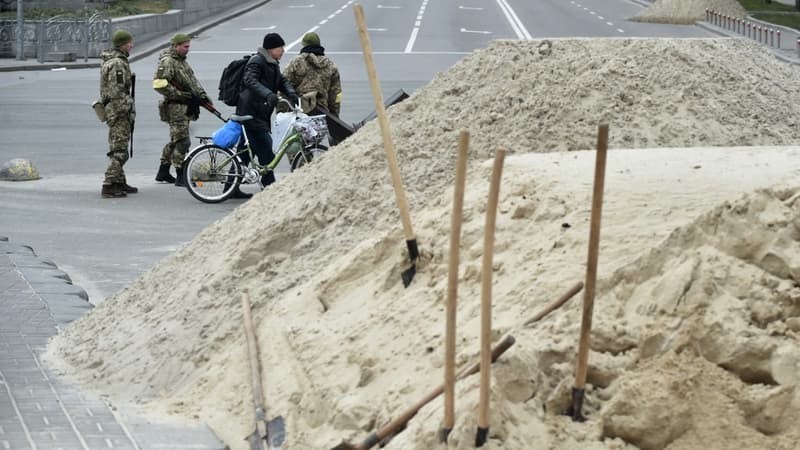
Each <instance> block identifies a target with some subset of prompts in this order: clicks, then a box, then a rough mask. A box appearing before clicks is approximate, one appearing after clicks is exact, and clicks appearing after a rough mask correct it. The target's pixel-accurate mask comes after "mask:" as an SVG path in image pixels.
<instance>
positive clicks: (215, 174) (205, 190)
mask: <svg viewBox="0 0 800 450" xmlns="http://www.w3.org/2000/svg"><path fill="white" fill-rule="evenodd" d="M183 169H184V170H185V171H186V172H185V174H184V175H185V176H186V189H188V190H189V193H190V194H192V197H194V198H196V199H198V200H200V201H201V202H206V203H219V202H221V201H224V200H225V199H227V198H228V197H229V196H230V195H231V193H233V191H234V190H235V189H236V188H238V187H239V183H241V182H242V165H241V164H240V163H239V159H238V158H237V157H236V155H235V154H234V153H233V151H231V150H228V149H224V148H222V147H217V146H216V145H214V144H208V145H203V146H200V147H198V148H196V149H194V150H192V152H191V153H190V154H189V156H188V157H187V158H186V161H185V162H184V164H183Z"/></svg>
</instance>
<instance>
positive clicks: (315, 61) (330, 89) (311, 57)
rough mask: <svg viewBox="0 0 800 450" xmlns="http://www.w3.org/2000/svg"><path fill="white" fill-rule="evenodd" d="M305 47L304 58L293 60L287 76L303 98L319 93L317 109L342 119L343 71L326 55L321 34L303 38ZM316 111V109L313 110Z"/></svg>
mask: <svg viewBox="0 0 800 450" xmlns="http://www.w3.org/2000/svg"><path fill="white" fill-rule="evenodd" d="M302 43H303V48H302V49H301V50H300V55H298V56H297V58H295V59H293V60H292V61H291V62H290V63H289V65H288V66H286V70H284V72H283V73H284V76H285V77H286V79H288V80H289V82H290V83H292V86H294V87H295V88H296V89H297V92H299V93H300V95H304V96H305V95H306V94H308V93H310V92H315V93H316V96H315V99H316V106H321V107H322V108H324V109H325V110H327V111H329V112H330V113H331V114H333V115H334V116H336V117H339V111H340V109H341V102H342V82H341V80H340V79H339V69H337V68H336V64H334V63H333V61H331V59H330V58H328V57H327V56H325V47H323V46H322V45H320V40H319V35H318V34H317V33H313V32H312V33H306V34H305V35H303V41H302ZM309 109H311V110H313V109H314V108H313V107H311V108H309Z"/></svg>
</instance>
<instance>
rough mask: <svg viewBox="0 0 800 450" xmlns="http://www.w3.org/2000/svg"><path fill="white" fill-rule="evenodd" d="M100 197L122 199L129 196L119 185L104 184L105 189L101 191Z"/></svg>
mask: <svg viewBox="0 0 800 450" xmlns="http://www.w3.org/2000/svg"><path fill="white" fill-rule="evenodd" d="M100 195H101V196H102V197H103V198H120V197H127V196H128V194H126V193H125V191H123V190H121V189H120V188H119V184H118V183H113V184H104V185H103V189H102V190H101V191H100Z"/></svg>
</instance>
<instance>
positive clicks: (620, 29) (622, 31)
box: [617, 28, 625, 33]
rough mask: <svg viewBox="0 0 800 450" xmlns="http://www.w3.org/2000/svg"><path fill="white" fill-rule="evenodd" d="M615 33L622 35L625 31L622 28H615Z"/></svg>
mask: <svg viewBox="0 0 800 450" xmlns="http://www.w3.org/2000/svg"><path fill="white" fill-rule="evenodd" d="M617 31H619V32H620V33H624V32H625V30H623V29H622V28H617Z"/></svg>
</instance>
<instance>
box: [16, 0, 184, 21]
mask: <svg viewBox="0 0 800 450" xmlns="http://www.w3.org/2000/svg"><path fill="white" fill-rule="evenodd" d="M170 8H171V2H170V0H116V1H114V2H111V3H110V4H109V5H108V7H106V8H102V9H97V8H93V9H90V8H82V9H78V10H75V9H59V8H24V7H23V10H22V12H23V14H24V15H25V19H26V20H40V19H47V18H50V17H55V16H62V17H69V18H86V17H91V16H92V15H93V14H95V13H97V12H101V13H103V14H105V15H107V16H109V17H124V16H134V15H136V14H148V13H154V14H160V13H164V12H167V11H168V10H169V9H170ZM0 18H2V19H16V18H17V12H16V11H4V12H2V13H0Z"/></svg>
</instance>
